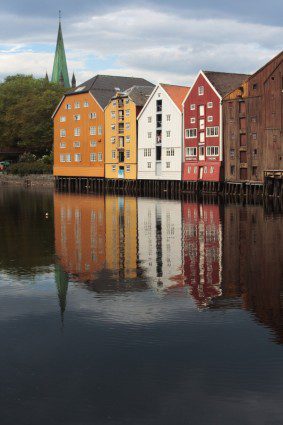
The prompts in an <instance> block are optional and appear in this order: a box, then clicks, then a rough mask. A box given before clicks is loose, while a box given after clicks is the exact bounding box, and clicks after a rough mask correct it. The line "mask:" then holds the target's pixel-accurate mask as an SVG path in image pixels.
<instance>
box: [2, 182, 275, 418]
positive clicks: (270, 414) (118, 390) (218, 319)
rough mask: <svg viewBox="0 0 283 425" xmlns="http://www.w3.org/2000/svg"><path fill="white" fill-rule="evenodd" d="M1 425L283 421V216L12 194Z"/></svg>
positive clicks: (6, 200) (5, 210)
mask: <svg viewBox="0 0 283 425" xmlns="http://www.w3.org/2000/svg"><path fill="white" fill-rule="evenodd" d="M0 230H1V233H0V235H1V243H0V338H1V339H0V341H1V350H0V417H1V419H0V423H1V425H10V424H11V425H12V424H13V425H14V424H17V425H33V424H37V425H38V424H40V425H45V424H46V425H52V424H54V425H65V424H66V425H67V424H68V425H73V424H74V425H75V424H76V425H78V424H82V425H90V424H98V425H104V424H110V425H114V424H115V425H118V424H119V425H120V424H121V425H127V424H131V425H135V424H137V425H151V424H152V425H153V424H154V425H159V424H162V425H164V424H165V425H167V424H170V425H171V424H177V425H179V424H197V425H198V424H215V425H219V424H225V425H226V424H244V425H245V424H257V425H258V424H270V425H275V424H278V425H279V424H282V423H283V403H282V400H283V345H282V344H283V262H282V253H283V215H281V214H279V213H274V212H272V211H267V209H266V208H264V207H263V206H261V205H250V206H247V205H246V206H243V205H236V204H229V205H225V206H224V205H220V204H217V203H216V204H213V203H207V202H206V203H205V202H202V203H196V202H187V201H179V200H178V201H176V200H161V199H150V198H135V197H127V196H125V197H124V196H105V197H104V196H98V195H75V194H71V195H70V194H58V193H55V194H53V192H52V191H47V190H46V191H36V190H31V189H16V188H1V190H0Z"/></svg>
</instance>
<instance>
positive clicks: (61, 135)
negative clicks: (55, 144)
mask: <svg viewBox="0 0 283 425" xmlns="http://www.w3.org/2000/svg"><path fill="white" fill-rule="evenodd" d="M66 134H67V132H66V130H65V129H64V128H61V130H60V137H66Z"/></svg>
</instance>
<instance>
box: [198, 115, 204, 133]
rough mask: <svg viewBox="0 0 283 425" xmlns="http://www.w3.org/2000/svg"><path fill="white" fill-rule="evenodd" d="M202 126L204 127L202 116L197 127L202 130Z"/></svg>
mask: <svg viewBox="0 0 283 425" xmlns="http://www.w3.org/2000/svg"><path fill="white" fill-rule="evenodd" d="M204 128H205V119H204V118H201V119H200V120H199V129H200V130H204Z"/></svg>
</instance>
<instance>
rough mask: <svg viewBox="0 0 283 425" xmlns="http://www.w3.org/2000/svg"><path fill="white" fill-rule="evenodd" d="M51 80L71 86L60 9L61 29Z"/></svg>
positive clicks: (59, 30)
mask: <svg viewBox="0 0 283 425" xmlns="http://www.w3.org/2000/svg"><path fill="white" fill-rule="evenodd" d="M51 81H52V83H57V84H62V85H64V87H66V88H70V81H69V74H68V67H67V61H66V54H65V48H64V41H63V34H62V27H61V11H59V29H58V36H57V45H56V52H55V58H54V64H53V71H52V78H51Z"/></svg>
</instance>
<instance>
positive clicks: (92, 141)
mask: <svg viewBox="0 0 283 425" xmlns="http://www.w3.org/2000/svg"><path fill="white" fill-rule="evenodd" d="M96 146H97V143H96V140H91V141H90V147H91V148H96Z"/></svg>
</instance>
